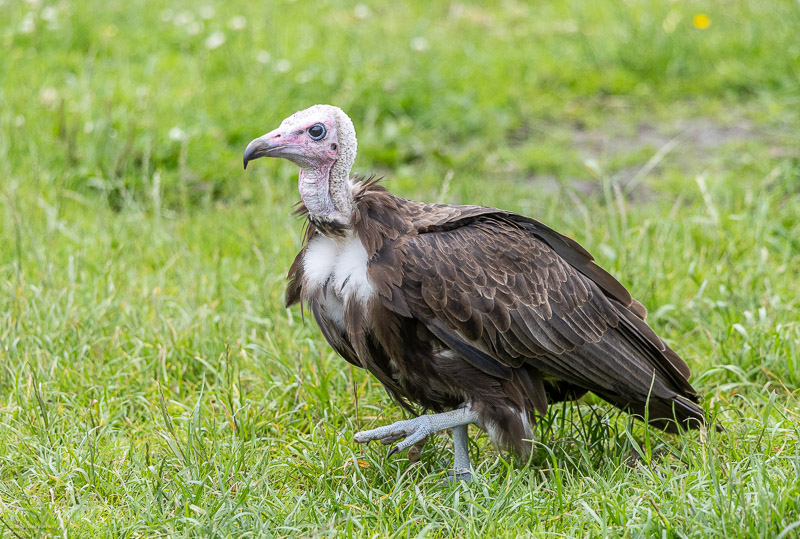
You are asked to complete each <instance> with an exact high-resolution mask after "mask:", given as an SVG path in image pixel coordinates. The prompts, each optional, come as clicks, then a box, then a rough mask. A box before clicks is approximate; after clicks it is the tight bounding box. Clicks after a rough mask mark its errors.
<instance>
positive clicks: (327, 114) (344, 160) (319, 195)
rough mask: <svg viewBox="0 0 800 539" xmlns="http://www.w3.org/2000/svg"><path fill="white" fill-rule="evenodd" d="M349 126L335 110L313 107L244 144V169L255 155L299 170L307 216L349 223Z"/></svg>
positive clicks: (352, 139) (352, 153) (352, 147)
mask: <svg viewBox="0 0 800 539" xmlns="http://www.w3.org/2000/svg"><path fill="white" fill-rule="evenodd" d="M356 149H357V141H356V131H355V128H354V127H353V122H352V121H351V120H350V118H348V116H347V115H346V114H345V113H344V112H343V111H342V110H341V109H340V108H338V107H334V106H331V105H314V106H313V107H310V108H307V109H305V110H301V111H300V112H296V113H294V114H292V115H291V116H289V117H288V118H286V119H285V120H284V121H283V122H281V125H280V127H278V128H277V129H275V130H273V131H270V132H269V133H267V134H266V135H262V136H260V137H258V138H257V139H255V140H253V141H252V142H250V144H248V145H247V149H245V151H244V167H245V168H247V163H248V162H250V161H252V160H254V159H258V158H259V157H279V158H283V159H287V160H289V161H291V162H292V163H295V164H296V165H297V166H299V167H300V178H299V185H298V186H299V190H300V195H301V196H302V198H303V202H304V203H305V205H306V207H307V208H308V211H309V214H311V216H312V217H317V218H326V219H333V220H336V221H342V222H344V221H349V213H350V210H351V203H352V195H351V194H350V188H349V177H350V169H351V168H352V166H353V162H354V161H355V158H356Z"/></svg>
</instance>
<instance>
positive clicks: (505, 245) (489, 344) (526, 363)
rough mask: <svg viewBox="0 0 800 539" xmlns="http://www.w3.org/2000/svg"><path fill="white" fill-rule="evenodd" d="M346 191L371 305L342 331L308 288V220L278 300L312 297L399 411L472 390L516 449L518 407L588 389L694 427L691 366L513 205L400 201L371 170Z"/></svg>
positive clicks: (333, 332) (452, 403)
mask: <svg viewBox="0 0 800 539" xmlns="http://www.w3.org/2000/svg"><path fill="white" fill-rule="evenodd" d="M354 199H355V207H354V212H353V231H354V232H355V234H356V236H357V237H358V238H359V240H360V241H361V243H362V244H363V245H364V247H365V249H366V252H367V256H368V257H369V265H368V275H369V278H370V280H371V281H372V282H373V283H374V285H375V288H376V290H377V294H376V295H375V296H374V297H373V298H372V299H371V300H370V302H369V304H368V305H367V306H366V309H364V308H362V307H360V306H358V305H357V303H358V302H357V301H356V300H352V301H351V302H350V303H348V304H346V305H345V309H344V310H345V329H344V331H341V330H339V329H337V328H336V327H335V324H332V323H331V321H330V320H329V318H328V317H327V316H326V313H325V310H324V308H323V306H322V304H323V302H322V301H321V300H320V295H319V294H315V295H308V294H304V291H303V269H302V268H303V257H304V255H305V245H307V244H308V241H309V240H311V239H313V238H314V237H315V236H317V235H319V234H321V233H320V232H319V231H318V230H317V227H316V226H315V224H314V222H313V220H309V221H308V224H307V229H306V234H305V241H304V244H305V245H304V247H303V249H302V250H301V251H300V253H299V254H298V255H297V258H296V259H295V261H294V263H293V264H292V267H291V269H290V271H289V275H288V279H289V286H288V288H287V292H286V304H287V306H290V305H294V304H296V303H298V302H300V301H303V302H305V303H307V304H308V305H309V306H310V308H311V311H312V312H313V313H314V317H315V319H316V321H317V323H318V324H319V326H320V328H321V329H322V332H323V334H324V336H325V338H326V340H327V341H328V342H329V343H330V344H331V346H332V347H333V348H334V349H335V350H336V351H337V352H338V353H339V355H341V356H342V357H343V358H345V359H346V360H348V361H349V362H350V363H352V364H353V365H356V366H358V367H363V368H365V369H367V370H369V371H370V372H371V373H372V374H373V375H374V376H375V377H376V378H378V380H380V381H381V382H382V383H383V384H384V386H385V387H386V389H387V391H388V392H389V394H390V395H391V396H392V397H393V398H394V399H395V400H397V401H398V402H399V403H401V404H402V405H403V406H404V407H405V408H407V409H409V410H411V411H414V408H413V406H412V405H411V404H412V403H415V404H419V405H421V406H422V407H423V408H425V409H429V410H434V411H437V412H438V411H443V410H447V409H452V408H456V407H458V406H460V405H461V404H462V403H463V402H464V400H466V399H469V400H470V401H472V403H473V404H474V405H476V406H477V408H478V413H479V415H481V416H482V417H483V418H484V419H483V421H484V424H485V425H492V427H493V428H494V429H496V433H493V434H496V437H497V438H498V440H499V441H500V442H501V444H503V445H505V446H507V447H509V448H511V449H513V450H514V451H515V452H517V453H518V454H522V455H524V454H526V453H527V452H528V450H529V449H528V442H527V441H525V440H524V438H525V436H526V427H525V425H524V422H523V419H522V418H521V417H520V413H519V412H520V411H524V412H525V413H527V414H530V416H531V419H533V414H534V411H537V412H539V413H540V414H544V413H546V411H547V405H548V403H553V402H558V401H562V400H567V399H569V400H571V399H577V398H579V397H580V396H582V395H583V394H584V393H586V391H592V392H593V393H595V394H597V395H598V396H600V397H602V398H603V399H605V400H607V401H609V402H611V403H612V404H614V405H616V406H618V407H620V408H622V409H625V410H627V411H630V412H632V413H635V414H637V415H639V416H642V417H644V415H645V414H646V413H647V412H646V411H645V406H646V405H647V403H648V401H649V418H650V423H651V424H653V425H655V426H658V427H660V428H664V429H666V430H668V431H674V430H675V425H676V424H675V422H674V421H673V418H675V419H677V420H678V422H679V423H680V424H682V425H683V426H684V427H694V426H699V425H701V424H703V422H704V415H703V411H702V409H701V408H699V407H698V406H697V404H695V403H696V402H697V401H698V395H697V393H696V392H695V391H694V389H693V388H692V386H691V385H689V383H688V382H687V379H688V378H689V368H688V366H687V365H686V363H685V362H684V361H683V360H681V359H680V357H678V355H677V354H676V353H675V352H674V351H672V349H671V348H669V347H668V346H667V345H666V344H665V343H664V341H662V340H661V339H660V338H659V337H658V336H657V335H656V334H655V333H654V332H653V330H652V329H650V327H649V326H648V325H647V323H646V322H645V321H644V314H645V311H644V309H643V307H642V306H641V304H640V303H638V302H637V301H636V300H634V299H632V298H631V296H630V294H629V293H628V292H627V290H625V288H624V287H623V286H622V285H621V284H620V283H619V282H618V281H617V280H616V279H614V278H613V277H612V276H611V275H609V274H608V273H607V272H606V271H605V270H603V269H602V268H600V267H599V266H597V265H596V264H595V263H594V261H593V258H592V256H591V255H590V254H589V253H588V252H587V251H586V250H585V249H583V248H582V247H581V246H580V245H579V244H578V243H576V242H575V241H573V240H571V239H569V238H567V237H565V236H562V235H561V234H559V233H557V232H555V231H553V230H552V229H550V228H548V227H547V226H545V225H543V224H541V223H539V222H537V221H535V220H533V219H530V218H527V217H523V216H521V215H518V214H515V213H512V212H507V211H502V210H497V209H494V208H485V207H480V206H449V205H443V204H427V203H421V202H414V201H410V200H405V199H402V198H398V197H396V196H394V195H392V194H391V193H389V192H388V191H387V190H385V189H384V188H383V186H381V185H380V184H378V182H376V181H374V180H370V181H362V182H360V183H357V184H356V190H355V196H354ZM299 213H301V214H306V215H307V212H305V208H301V210H300V212H299ZM328 233H329V234H334V235H335V234H344V233H345V232H344V231H343V230H340V231H335V230H329V231H328ZM367 313H369V316H367ZM490 428H491V427H490Z"/></svg>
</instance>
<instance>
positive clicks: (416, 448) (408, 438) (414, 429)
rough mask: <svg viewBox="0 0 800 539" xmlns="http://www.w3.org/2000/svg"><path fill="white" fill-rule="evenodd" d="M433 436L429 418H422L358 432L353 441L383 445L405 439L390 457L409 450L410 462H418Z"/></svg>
mask: <svg viewBox="0 0 800 539" xmlns="http://www.w3.org/2000/svg"><path fill="white" fill-rule="evenodd" d="M432 434H434V429H433V427H432V425H431V422H430V420H429V419H428V416H420V417H416V418H414V419H407V420H405V421H398V422H397V423H392V424H391V425H386V426H383V427H378V428H376V429H371V430H364V431H361V432H357V433H356V435H355V436H354V437H353V439H354V440H355V441H356V442H357V443H359V444H363V443H367V442H371V441H373V440H380V442H381V443H382V444H383V445H388V444H391V443H394V442H396V441H397V440H400V439H403V440H402V441H401V442H400V443H398V444H397V445H395V446H394V447H393V448H392V449H391V451H389V456H390V457H391V456H392V455H394V454H395V453H399V452H401V451H405V450H406V449H409V453H408V458H409V460H411V461H412V462H416V461H417V460H419V456H420V453H421V452H422V447H423V446H424V445H425V442H427V441H428V438H429V437H430V436H431V435H432Z"/></svg>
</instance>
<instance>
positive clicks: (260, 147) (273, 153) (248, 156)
mask: <svg viewBox="0 0 800 539" xmlns="http://www.w3.org/2000/svg"><path fill="white" fill-rule="evenodd" d="M276 142H277V137H275V136H274V135H273V134H272V133H267V134H266V135H264V136H262V137H258V138H257V139H254V140H252V141H251V142H250V144H248V145H247V148H245V150H244V159H243V161H244V168H245V169H246V168H247V163H249V162H250V161H252V160H253V159H258V158H259V157H280V155H279V152H280V150H282V149H283V148H285V147H286V144H276Z"/></svg>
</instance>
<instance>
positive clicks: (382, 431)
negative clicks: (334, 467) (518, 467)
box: [353, 406, 478, 479]
mask: <svg viewBox="0 0 800 539" xmlns="http://www.w3.org/2000/svg"><path fill="white" fill-rule="evenodd" d="M477 422H478V416H477V414H475V412H473V411H472V409H471V408H470V407H469V406H465V407H463V408H458V409H456V410H452V411H450V412H443V413H441V414H430V415H423V416H419V417H415V418H414V419H406V420H404V421H398V422H397V423H392V424H391V425H386V426H384V427H378V428H376V429H372V430H364V431H361V432H358V433H356V435H355V436H354V437H353V439H354V440H355V441H356V442H358V443H360V444H363V443H366V442H371V441H372V440H380V442H381V443H382V444H384V445H388V444H391V443H394V442H396V441H397V440H400V439H401V438H402V439H403V440H402V441H401V442H400V443H398V444H397V445H396V446H394V447H393V448H392V450H391V451H389V455H390V456H391V455H393V454H395V453H397V452H399V451H404V450H406V449H409V448H411V447H412V446H413V447H419V446H420V445H421V444H424V441H425V440H426V439H427V438H428V437H429V436H432V435H433V434H436V433H437V432H441V431H443V430H446V429H453V442H454V444H455V477H456V479H469V477H470V472H469V469H470V466H469V452H468V447H467V445H468V442H469V438H468V435H467V425H469V424H470V423H477ZM465 476H466V477H465Z"/></svg>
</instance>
